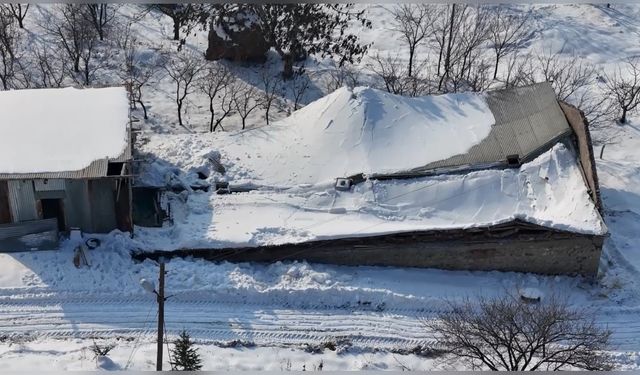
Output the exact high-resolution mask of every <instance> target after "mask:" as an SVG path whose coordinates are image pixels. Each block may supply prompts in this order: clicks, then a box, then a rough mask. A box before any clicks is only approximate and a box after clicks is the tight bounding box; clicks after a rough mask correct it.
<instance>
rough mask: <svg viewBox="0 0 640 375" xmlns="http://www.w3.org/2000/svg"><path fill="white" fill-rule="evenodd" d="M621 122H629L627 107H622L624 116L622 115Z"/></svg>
mask: <svg viewBox="0 0 640 375" xmlns="http://www.w3.org/2000/svg"><path fill="white" fill-rule="evenodd" d="M620 123H621V124H626V123H627V108H622V117H620Z"/></svg>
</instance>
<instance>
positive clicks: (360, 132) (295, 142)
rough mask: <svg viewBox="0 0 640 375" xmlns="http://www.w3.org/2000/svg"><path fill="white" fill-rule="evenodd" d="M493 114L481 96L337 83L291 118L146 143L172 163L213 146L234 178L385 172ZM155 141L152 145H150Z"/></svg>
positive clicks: (426, 156)
mask: <svg viewBox="0 0 640 375" xmlns="http://www.w3.org/2000/svg"><path fill="white" fill-rule="evenodd" d="M494 123H495V119H494V118H493V115H492V114H491V112H490V110H489V108H488V106H487V104H486V101H485V99H484V96H483V95H480V94H474V93H464V94H448V95H440V96H428V97H421V98H407V97H402V96H397V95H392V94H389V93H387V92H383V91H379V90H375V89H371V88H364V87H359V88H355V89H353V90H350V89H348V88H341V89H338V90H336V91H335V92H333V93H332V94H330V95H328V96H326V97H324V98H321V99H319V100H317V101H315V102H313V103H311V104H309V105H307V106H306V107H304V108H302V109H301V110H299V111H296V112H294V113H293V114H292V115H291V116H290V117H288V118H286V119H284V120H281V121H278V122H275V123H273V124H271V125H266V126H263V127H260V128H254V129H250V130H247V131H241V132H237V133H235V134H210V135H198V137H199V138H202V139H203V140H193V141H190V142H197V143H198V146H197V147H194V148H187V149H185V148H182V150H183V151H180V150H178V147H163V146H169V145H168V142H171V141H170V140H167V139H166V137H159V136H157V137H155V139H152V144H150V145H149V146H148V148H149V149H150V150H151V151H152V152H154V153H156V155H157V156H158V157H159V158H161V159H163V160H165V161H167V162H169V163H172V164H175V165H181V164H184V162H185V158H186V159H187V160H189V159H191V156H190V155H189V154H185V151H189V152H193V150H194V149H195V150H202V151H203V152H208V151H211V150H216V151H219V152H220V153H221V154H222V156H223V158H224V160H223V163H225V166H229V164H232V165H235V166H236V167H237V168H238V169H241V170H242V171H244V172H245V175H244V176H236V177H240V178H241V180H240V181H238V182H252V183H256V184H261V185H269V186H296V185H298V184H317V183H323V182H328V181H333V180H335V178H337V177H346V176H351V175H354V174H357V173H366V174H371V173H389V172H398V171H404V170H408V169H412V168H416V167H421V166H424V165H426V164H429V163H431V162H434V161H438V160H442V159H446V158H449V157H451V156H454V155H457V154H461V153H465V152H467V151H468V150H469V149H470V148H471V147H472V146H474V145H475V144H477V143H479V142H480V141H481V140H482V139H484V138H485V137H486V136H487V135H488V134H489V131H490V130H491V126H492V125H493V124H494ZM153 142H155V143H159V144H153Z"/></svg>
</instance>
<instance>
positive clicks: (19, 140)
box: [0, 87, 129, 173]
mask: <svg viewBox="0 0 640 375" xmlns="http://www.w3.org/2000/svg"><path fill="white" fill-rule="evenodd" d="M0 119H2V121H0V134H2V136H1V137H0V173H39V172H63V171H77V170H81V169H83V168H86V167H88V166H89V165H90V164H91V163H92V162H93V161H95V160H98V159H103V158H116V157H118V156H119V155H120V154H122V152H123V151H124V149H125V147H126V142H127V126H128V123H129V102H128V99H127V93H126V91H125V89H124V88H122V87H110V88H101V89H75V88H63V89H34V90H10V91H2V92H0Z"/></svg>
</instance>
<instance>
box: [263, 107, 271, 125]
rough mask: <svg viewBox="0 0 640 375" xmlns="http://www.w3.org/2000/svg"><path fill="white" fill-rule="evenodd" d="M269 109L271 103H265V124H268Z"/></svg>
mask: <svg viewBox="0 0 640 375" xmlns="http://www.w3.org/2000/svg"><path fill="white" fill-rule="evenodd" d="M270 109H271V103H269V104H267V108H266V110H265V113H264V118H265V119H266V120H267V125H269V110H270Z"/></svg>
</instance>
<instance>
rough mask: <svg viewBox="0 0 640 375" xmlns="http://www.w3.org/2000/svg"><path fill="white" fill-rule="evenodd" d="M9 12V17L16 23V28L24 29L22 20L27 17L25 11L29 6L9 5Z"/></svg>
mask: <svg viewBox="0 0 640 375" xmlns="http://www.w3.org/2000/svg"><path fill="white" fill-rule="evenodd" d="M9 10H10V11H11V15H13V17H14V18H15V19H16V21H18V26H20V28H21V29H24V19H25V17H26V16H27V11H28V10H29V4H13V3H12V4H9Z"/></svg>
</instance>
